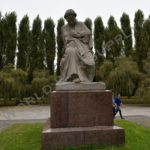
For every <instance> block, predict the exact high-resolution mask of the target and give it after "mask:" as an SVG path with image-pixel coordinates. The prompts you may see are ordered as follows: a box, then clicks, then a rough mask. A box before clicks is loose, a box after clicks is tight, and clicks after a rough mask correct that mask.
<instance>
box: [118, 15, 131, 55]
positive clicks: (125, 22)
mask: <svg viewBox="0 0 150 150" xmlns="http://www.w3.org/2000/svg"><path fill="white" fill-rule="evenodd" d="M120 22H121V29H122V36H123V41H124V54H125V56H127V57H128V56H129V55H132V30H131V25H130V18H129V15H127V14H126V13H123V14H122V16H121V18H120Z"/></svg>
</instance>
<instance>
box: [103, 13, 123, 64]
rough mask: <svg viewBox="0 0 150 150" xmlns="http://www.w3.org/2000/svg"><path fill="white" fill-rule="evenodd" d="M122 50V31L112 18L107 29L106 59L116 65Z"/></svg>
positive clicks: (111, 17)
mask: <svg viewBox="0 0 150 150" xmlns="http://www.w3.org/2000/svg"><path fill="white" fill-rule="evenodd" d="M122 49H123V47H122V34H121V31H120V29H119V27H118V26H117V23H116V21H115V19H114V17H113V16H110V18H109V20H108V25H107V28H106V29H105V50H106V58H107V59H109V60H111V61H112V62H113V63H114V62H115V60H116V58H117V57H119V56H120V55H121V52H122Z"/></svg>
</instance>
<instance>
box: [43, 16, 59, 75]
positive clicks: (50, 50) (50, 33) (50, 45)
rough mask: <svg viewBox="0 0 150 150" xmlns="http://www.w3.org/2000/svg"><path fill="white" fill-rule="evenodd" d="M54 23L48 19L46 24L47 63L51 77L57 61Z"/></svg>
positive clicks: (44, 31) (45, 46)
mask: <svg viewBox="0 0 150 150" xmlns="http://www.w3.org/2000/svg"><path fill="white" fill-rule="evenodd" d="M54 27H55V25H54V21H53V20H52V19H51V18H48V19H47V20H45V22H44V30H43V33H44V48H45V52H46V62H47V66H48V69H49V73H50V74H51V75H53V74H54V60H55V44H56V43H55V31H54Z"/></svg>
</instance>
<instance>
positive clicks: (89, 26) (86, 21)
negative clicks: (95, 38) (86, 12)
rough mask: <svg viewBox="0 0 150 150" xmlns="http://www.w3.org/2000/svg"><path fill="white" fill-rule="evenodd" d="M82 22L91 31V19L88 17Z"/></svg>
mask: <svg viewBox="0 0 150 150" xmlns="http://www.w3.org/2000/svg"><path fill="white" fill-rule="evenodd" d="M84 23H85V25H86V26H87V27H88V28H89V29H90V30H91V31H92V20H91V19H90V18H86V19H85V21H84Z"/></svg>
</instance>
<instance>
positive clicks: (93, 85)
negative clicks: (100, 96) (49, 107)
mask: <svg viewBox="0 0 150 150" xmlns="http://www.w3.org/2000/svg"><path fill="white" fill-rule="evenodd" d="M55 89H56V91H81V90H84V91H85V90H90V91H92V90H105V89H106V85H105V83H104V82H80V83H73V82H58V83H56V87H55Z"/></svg>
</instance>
